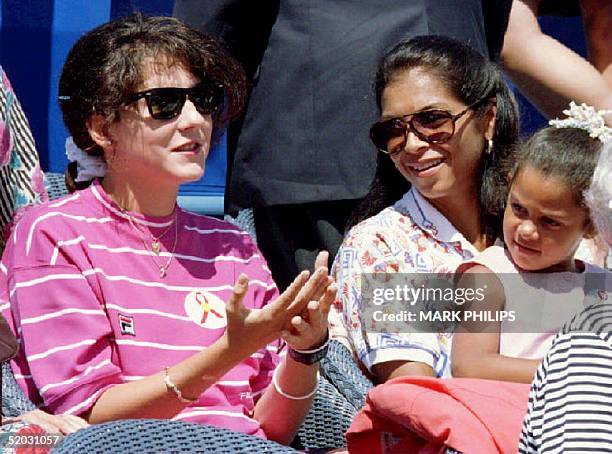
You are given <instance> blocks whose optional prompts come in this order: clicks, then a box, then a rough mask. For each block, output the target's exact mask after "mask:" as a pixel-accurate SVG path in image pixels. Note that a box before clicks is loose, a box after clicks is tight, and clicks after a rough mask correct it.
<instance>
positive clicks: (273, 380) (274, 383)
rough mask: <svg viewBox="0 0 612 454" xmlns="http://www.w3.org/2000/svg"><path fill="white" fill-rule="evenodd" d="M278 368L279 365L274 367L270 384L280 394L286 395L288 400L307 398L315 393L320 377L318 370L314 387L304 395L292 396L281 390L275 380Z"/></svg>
mask: <svg viewBox="0 0 612 454" xmlns="http://www.w3.org/2000/svg"><path fill="white" fill-rule="evenodd" d="M278 369H279V367H277V368H276V369H274V373H273V374H272V384H273V385H274V389H275V390H276V392H277V393H279V394H280V395H281V396H283V397H286V398H287V399H290V400H304V399H309V398H311V397H312V396H314V395H315V394H316V392H317V388H318V384H319V378H320V375H319V371H317V384H316V385H315V387H314V389H313V390H312V391H311V392H309V393H308V394H305V395H304V396H292V395H291V394H287V393H286V392H285V391H283V390H282V389H281V387H280V386H279V385H278V381H277V380H276V373H277V372H278Z"/></svg>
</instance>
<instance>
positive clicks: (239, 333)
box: [224, 268, 329, 357]
mask: <svg viewBox="0 0 612 454" xmlns="http://www.w3.org/2000/svg"><path fill="white" fill-rule="evenodd" d="M328 286H329V279H328V276H327V269H324V268H320V269H317V270H316V271H315V272H314V273H313V274H312V276H310V273H309V272H308V271H303V272H301V273H300V274H299V275H298V276H297V277H296V278H295V280H294V281H293V282H292V283H291V285H290V286H289V287H288V288H287V290H285V291H284V292H283V293H282V294H281V295H280V296H279V297H278V298H277V299H276V300H275V301H273V302H272V303H270V304H268V305H266V306H265V307H263V308H262V309H249V308H247V307H245V306H244V305H243V304H242V300H243V299H244V296H245V294H246V293H247V290H248V278H247V277H246V276H245V275H244V274H241V275H240V276H239V277H238V280H237V281H236V284H235V285H234V289H233V293H232V296H231V297H230V300H229V301H228V303H227V305H226V313H227V328H226V331H225V334H224V336H225V337H226V340H227V343H228V345H229V346H230V348H231V349H232V350H233V351H234V352H240V353H241V355H242V356H245V357H246V356H248V355H250V354H251V353H253V352H255V351H257V350H258V349H260V348H262V347H264V346H265V345H267V344H268V343H270V342H271V341H273V340H274V339H277V338H279V337H281V334H282V332H283V330H285V329H287V327H289V326H291V320H292V319H293V318H294V317H295V316H297V315H298V314H300V313H302V312H303V311H304V310H305V309H306V307H307V305H308V304H309V302H310V301H315V302H316V301H318V300H319V299H320V298H322V296H323V295H324V294H325V292H326V289H327V287H328Z"/></svg>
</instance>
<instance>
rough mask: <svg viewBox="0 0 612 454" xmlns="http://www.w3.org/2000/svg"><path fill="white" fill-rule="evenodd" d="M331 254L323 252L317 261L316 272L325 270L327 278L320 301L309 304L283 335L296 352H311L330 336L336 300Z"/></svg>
mask: <svg viewBox="0 0 612 454" xmlns="http://www.w3.org/2000/svg"><path fill="white" fill-rule="evenodd" d="M328 258H329V253H328V252H327V251H322V252H320V253H319V254H318V256H317V259H316V261H315V270H316V272H320V271H321V270H323V271H324V272H325V275H326V276H327V280H326V282H325V285H324V287H323V288H322V289H323V293H322V294H321V295H319V297H318V299H313V300H311V301H309V302H308V304H307V306H306V307H305V308H304V310H303V311H302V312H301V314H299V315H296V316H295V317H293V318H292V319H291V320H290V322H291V323H290V325H289V326H288V327H287V329H285V330H284V331H283V333H282V337H283V339H284V340H285V342H287V344H288V345H289V346H290V347H291V348H293V349H294V350H311V349H314V348H317V347H318V346H320V345H322V344H323V343H324V342H325V340H326V339H327V336H328V323H327V315H328V314H329V309H330V307H331V305H332V303H333V302H334V299H335V298H336V285H335V283H334V280H333V279H332V278H331V277H329V276H328V275H327V274H328V269H327V260H328Z"/></svg>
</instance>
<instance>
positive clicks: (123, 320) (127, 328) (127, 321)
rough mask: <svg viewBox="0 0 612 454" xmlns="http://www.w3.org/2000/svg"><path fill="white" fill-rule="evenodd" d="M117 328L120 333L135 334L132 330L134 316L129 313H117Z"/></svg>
mask: <svg viewBox="0 0 612 454" xmlns="http://www.w3.org/2000/svg"><path fill="white" fill-rule="evenodd" d="M119 328H120V329H121V334H129V335H130V336H136V332H135V331H134V317H132V316H130V315H123V314H119Z"/></svg>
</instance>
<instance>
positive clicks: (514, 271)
mask: <svg viewBox="0 0 612 454" xmlns="http://www.w3.org/2000/svg"><path fill="white" fill-rule="evenodd" d="M566 112H568V113H569V114H570V118H569V119H568V120H562V121H557V122H556V123H555V122H551V123H552V124H554V125H555V126H554V127H553V126H551V127H548V128H545V129H543V130H540V131H538V132H537V133H535V134H534V135H533V136H532V137H531V138H530V139H529V140H528V141H527V142H526V143H525V144H524V145H523V147H522V149H521V150H520V151H519V153H518V156H517V162H516V165H515V168H514V171H513V172H512V175H511V187H510V192H509V195H508V202H507V205H506V210H505V213H504V221H503V234H504V243H505V248H504V247H502V246H497V245H496V246H493V247H490V248H488V249H486V250H485V251H484V252H483V253H482V254H480V255H478V256H477V257H476V258H475V259H474V260H472V261H470V262H467V263H464V264H462V265H461V266H460V267H459V268H458V270H457V273H458V275H459V278H458V285H459V286H462V287H472V288H481V289H484V299H483V300H482V301H480V302H478V301H476V302H474V303H472V305H471V307H468V308H466V310H473V311H482V312H479V313H480V314H488V316H485V317H484V318H483V317H482V316H481V317H480V318H478V317H473V318H475V319H476V321H471V320H469V319H468V317H463V318H462V323H461V324H460V326H459V327H458V329H457V330H456V332H455V334H454V337H453V346H452V361H451V364H452V372H453V376H455V377H474V378H487V379H493V380H504V381H515V382H522V383H530V382H531V380H532V378H533V375H534V373H535V371H536V369H537V367H538V365H539V363H540V361H541V359H542V358H543V357H544V355H545V354H546V351H547V350H548V348H549V347H550V344H551V342H552V339H553V337H554V335H555V334H556V332H557V331H558V330H559V329H560V328H561V326H562V325H563V323H564V322H565V321H567V320H568V319H570V318H571V317H572V316H573V315H574V314H575V313H577V312H579V311H580V310H581V309H582V307H583V305H584V299H585V298H584V289H585V286H586V287H589V286H590V285H594V283H595V282H596V283H597V285H600V284H601V283H602V282H605V278H604V279H601V276H604V277H605V275H602V274H601V273H606V271H605V270H603V269H602V268H598V267H595V266H593V265H590V264H588V263H584V262H582V261H581V260H577V259H575V258H574V254H575V252H576V249H577V248H578V245H579V244H580V242H581V240H582V239H583V238H590V237H592V236H594V235H595V233H596V230H595V228H594V226H593V224H592V222H591V220H590V216H589V210H588V208H587V206H586V204H585V201H584V197H583V193H584V191H585V190H586V189H587V188H588V187H589V184H590V182H591V179H592V177H593V171H594V169H595V166H596V163H597V158H598V156H599V152H600V149H601V147H602V140H603V137H600V136H601V135H602V134H609V128H607V127H605V126H603V121H600V119H601V117H599V116H598V115H597V113H595V112H594V111H593V110H592V109H591V108H588V107H587V106H584V105H583V106H580V107H579V106H575V105H573V106H572V109H571V110H570V111H566ZM587 120H588V121H587ZM600 123H601V127H599V128H597V127H595V126H594V124H596V125H599V124H600ZM599 139H602V140H599ZM608 273H609V272H608ZM597 275H599V276H600V277H599V278H593V276H597ZM502 311H505V312H502ZM463 313H464V314H465V313H466V312H465V311H464V312H463ZM502 314H506V315H505V317H506V319H504V316H503V315H502Z"/></svg>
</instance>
